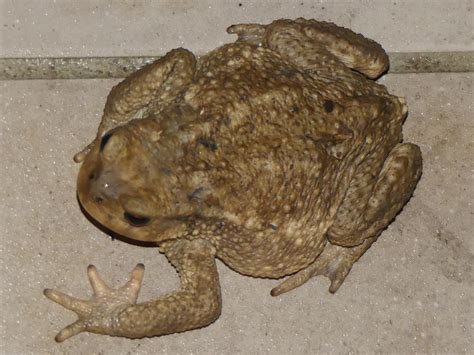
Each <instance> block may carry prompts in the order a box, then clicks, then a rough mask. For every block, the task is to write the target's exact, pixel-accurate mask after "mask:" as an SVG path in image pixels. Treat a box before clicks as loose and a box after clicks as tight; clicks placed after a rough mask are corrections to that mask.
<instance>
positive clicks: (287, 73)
mask: <svg viewBox="0 0 474 355" xmlns="http://www.w3.org/2000/svg"><path fill="white" fill-rule="evenodd" d="M280 74H281V75H283V76H285V77H287V78H291V77H293V76H294V75H295V74H296V70H295V69H293V68H284V69H282V70H280Z"/></svg>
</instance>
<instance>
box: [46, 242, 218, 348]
mask: <svg viewBox="0 0 474 355" xmlns="http://www.w3.org/2000/svg"><path fill="white" fill-rule="evenodd" d="M161 249H162V250H163V251H164V253H165V254H166V256H167V257H168V259H169V260H170V262H171V263H172V264H173V265H174V266H175V267H176V269H177V270H178V272H179V275H180V280H181V287H180V289H179V290H178V291H175V292H173V293H171V294H168V295H165V296H163V297H160V298H158V299H156V300H152V301H148V302H144V303H140V304H135V302H136V299H137V296H138V292H139V290H140V287H141V280H142V278H143V272H144V268H143V265H141V264H139V265H137V267H136V268H135V269H134V271H133V272H132V277H131V279H130V281H129V282H128V283H127V284H126V285H125V286H123V287H121V288H119V289H111V288H109V287H108V286H107V285H106V284H105V283H104V282H103V281H102V280H101V279H100V277H99V274H98V273H97V270H96V269H95V267H93V266H90V267H89V268H88V276H89V280H90V282H91V285H92V288H93V290H94V295H93V296H92V298H91V299H90V300H87V301H86V300H80V299H76V298H74V297H71V296H68V295H65V294H63V293H61V292H59V291H56V290H50V289H47V290H45V292H44V293H45V295H46V297H48V298H49V299H51V300H52V301H54V302H56V303H59V304H60V305H62V306H64V307H65V308H67V309H70V310H72V311H74V312H75V313H76V314H77V315H78V316H79V319H78V320H77V321H76V322H75V323H73V324H71V325H69V326H67V327H66V328H64V329H63V330H62V331H61V332H59V333H58V335H57V336H56V341H59V342H60V341H64V340H66V339H67V338H69V337H71V336H73V335H76V334H78V333H81V332H85V331H88V332H91V333H97V334H107V335H114V336H123V337H128V338H142V337H150V336H156V335H163V334H171V333H175V332H183V331H186V330H190V329H195V328H200V327H204V326H206V325H208V324H210V323H212V322H213V321H214V320H216V319H217V318H218V317H219V315H220V311H221V296H220V286H219V279H218V274H217V269H216V263H215V258H214V254H215V250H214V248H213V247H212V246H211V245H209V244H208V243H207V242H205V241H201V240H195V241H186V240H180V241H173V242H166V243H165V244H163V245H162V246H161Z"/></svg>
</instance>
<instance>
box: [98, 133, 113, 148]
mask: <svg viewBox="0 0 474 355" xmlns="http://www.w3.org/2000/svg"><path fill="white" fill-rule="evenodd" d="M110 137H112V133H107V134H106V135H105V136H103V137H102V140H101V141H100V151H103V150H104V147H105V145H106V144H107V142H108V141H109V139H110Z"/></svg>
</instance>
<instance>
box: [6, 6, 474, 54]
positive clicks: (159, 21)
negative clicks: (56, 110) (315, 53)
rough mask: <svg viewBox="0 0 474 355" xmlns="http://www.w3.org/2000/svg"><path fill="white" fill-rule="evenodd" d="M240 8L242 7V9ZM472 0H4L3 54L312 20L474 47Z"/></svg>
mask: <svg viewBox="0 0 474 355" xmlns="http://www.w3.org/2000/svg"><path fill="white" fill-rule="evenodd" d="M240 5H241V6H240ZM472 7H473V6H472V1H471V0H456V1H454V0H453V1H447V0H390V1H389V0H378V1H349V0H345V1H330V0H320V1H309V0H298V1H278V0H265V1H259V0H232V1H230V0H214V1H209V0H207V1H194V0H181V1H176V0H168V1H163V0H161V1H151V0H147V1H145V0H134V1H112V0H101V1H91V0H81V1H77V0H57V1H56V0H54V1H53V0H41V1H38V0H22V1H11V0H0V16H1V17H0V21H1V22H0V41H1V42H0V56H2V57H21V56H28V57H35V56H112V55H114V56H124V55H159V54H163V53H165V52H166V51H168V50H170V49H171V48H175V47H179V46H183V47H186V48H188V49H191V50H192V51H195V52H197V53H202V52H205V51H207V50H209V49H212V48H215V47H216V46H217V45H220V44H222V43H223V42H228V41H229V40H231V39H232V37H230V36H229V35H227V34H226V33H225V28H226V27H227V26H229V25H230V24H233V23H239V22H261V23H267V22H271V21H272V20H274V19H277V18H282V17H283V18H296V17H300V16H302V17H307V18H316V19H319V20H326V21H332V22H335V23H337V24H339V25H342V26H347V27H350V28H352V29H353V30H355V31H358V32H362V33H363V34H365V35H366V36H368V37H370V38H373V39H375V40H377V41H379V42H380V43H382V45H383V46H384V47H385V48H386V49H387V50H388V51H417V52H420V51H459V50H469V49H470V50H472V49H473V35H472V33H473V14H472Z"/></svg>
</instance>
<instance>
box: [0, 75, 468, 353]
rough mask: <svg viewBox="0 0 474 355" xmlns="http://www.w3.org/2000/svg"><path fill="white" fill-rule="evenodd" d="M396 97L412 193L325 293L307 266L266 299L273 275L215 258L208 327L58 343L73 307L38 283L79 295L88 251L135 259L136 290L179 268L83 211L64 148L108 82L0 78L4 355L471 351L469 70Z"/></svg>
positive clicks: (100, 259)
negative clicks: (217, 281) (139, 281)
mask: <svg viewBox="0 0 474 355" xmlns="http://www.w3.org/2000/svg"><path fill="white" fill-rule="evenodd" d="M383 82H384V83H386V84H387V85H388V86H389V87H390V88H391V90H392V91H393V92H395V93H397V94H404V95H406V96H407V98H408V102H409V106H410V116H409V118H408V121H407V123H406V125H405V136H406V138H407V140H408V141H411V142H415V143H417V144H419V145H420V146H421V148H422V150H423V154H424V159H425V168H424V173H423V177H422V179H421V181H420V183H419V186H418V188H417V190H416V192H415V196H414V197H413V199H412V200H411V201H410V203H409V204H408V205H407V206H406V208H405V209H404V210H403V213H402V214H401V215H400V216H399V217H398V218H397V220H396V221H395V223H393V224H392V225H391V226H390V227H389V228H388V230H386V231H385V232H384V234H383V236H382V237H381V239H379V241H378V242H377V243H376V244H375V245H374V246H373V247H372V248H371V249H370V250H369V252H368V253H367V254H366V255H364V256H363V257H362V259H361V260H360V261H359V262H358V263H357V264H356V265H355V267H354V268H353V270H352V272H351V274H350V276H349V277H348V279H347V280H346V282H345V283H344V285H343V286H342V288H341V289H340V290H339V291H338V293H337V294H336V295H331V294H329V293H328V292H327V288H328V282H327V280H325V279H321V278H317V279H314V280H313V281H311V282H310V283H308V284H306V285H304V286H303V287H301V288H299V289H297V290H294V291H293V292H291V293H289V294H286V295H283V296H281V297H278V298H272V297H270V295H269V294H268V293H269V291H270V289H271V287H272V286H274V285H275V284H276V281H271V280H258V279H252V278H248V277H244V276H241V275H238V274H236V273H234V272H232V271H231V270H229V269H227V268H226V267H225V266H224V265H222V264H220V265H219V271H220V273H221V279H222V289H223V302H224V308H223V312H222V316H221V317H220V319H219V320H218V321H217V322H216V323H214V324H213V325H211V326H210V327H207V328H204V329H201V330H196V331H192V332H188V333H183V334H177V335H171V336H165V337H161V338H154V339H144V340H133V341H132V340H126V339H118V338H111V337H106V336H97V335H90V334H81V335H79V336H76V337H74V338H72V339H71V340H68V341H66V342H65V343H63V344H60V345H58V344H56V343H55V342H54V340H53V337H54V335H55V334H56V332H57V331H58V330H59V329H60V328H61V327H62V326H65V325H66V324H67V323H68V322H71V321H73V320H74V316H73V314H72V313H69V312H67V311H65V310H64V309H62V308H61V307H60V306H57V305H55V304H53V303H52V302H50V301H48V300H46V298H45V297H43V295H42V289H43V288H44V287H52V286H54V287H58V288H60V289H62V290H64V291H67V292H70V293H72V294H74V295H76V296H83V297H86V296H87V295H88V294H89V292H90V291H89V285H88V283H87V279H86V273H85V271H86V270H85V269H86V266H87V265H88V264H89V263H93V264H95V265H97V266H98V268H99V269H100V270H101V271H103V272H104V274H105V277H107V279H108V280H110V281H111V282H113V283H114V284H116V285H118V284H121V283H122V282H123V281H124V280H125V279H126V278H127V275H128V272H129V271H130V270H131V268H132V267H133V266H134V265H135V264H136V263H138V262H144V263H145V264H146V267H147V272H146V275H145V283H144V289H143V292H142V295H141V299H142V300H147V299H150V298H152V297H154V296H156V295H157V294H160V293H162V292H166V291H169V290H172V289H173V288H174V287H176V286H177V277H176V275H175V272H174V270H173V269H172V268H171V266H169V265H168V263H167V261H166V259H165V258H164V256H162V255H160V254H158V252H157V251H156V250H154V249H152V248H150V249H147V248H140V247H136V246H132V245H127V244H125V243H123V242H120V241H112V240H111V239H110V238H109V237H108V236H107V235H105V234H103V233H101V232H100V231H99V230H97V229H96V228H95V227H94V226H92V224H90V223H89V222H88V221H87V220H86V218H85V217H84V216H83V215H82V213H81V212H80V210H79V207H78V205H77V202H76V199H75V192H74V188H75V187H74V185H75V177H76V173H77V171H78V168H79V167H78V166H77V165H75V164H74V163H73V162H72V155H73V153H74V152H75V151H77V150H78V149H79V148H81V147H82V146H83V144H84V143H85V142H87V141H88V140H89V139H90V138H91V137H92V136H93V134H94V131H95V128H96V125H97V123H98V121H99V114H100V112H101V109H102V105H103V101H104V98H105V96H106V94H107V91H108V90H109V88H110V87H111V86H112V85H113V84H114V83H115V81H113V80H103V81H98V80H89V81H85V80H84V81H79V80H76V81H72V80H71V81H34V82H27V81H18V82H4V83H2V88H1V90H0V93H1V106H0V107H1V110H2V116H1V126H0V131H1V139H0V142H1V143H0V144H1V151H2V157H3V159H2V165H3V167H2V170H1V181H2V184H1V186H0V201H1V204H2V209H1V210H0V211H1V212H0V213H1V219H0V220H1V224H2V229H1V230H2V236H1V237H2V243H1V249H2V260H1V267H2V284H3V287H2V295H1V300H2V301H1V302H2V318H3V322H2V330H1V335H2V339H1V346H2V348H3V351H4V353H7V354H10V353H25V352H34V353H46V352H52V353H63V352H65V353H78V352H82V353H100V352H102V353H107V354H117V353H127V352H130V353H141V354H147V353H247V354H248V353H269V352H272V353H279V354H285V353H289V352H290V351H291V352H292V353H314V352H318V353H326V352H350V351H352V352H360V353H366V352H378V351H380V352H384V353H385V352H398V353H405V352H441V353H463V352H467V351H468V349H472V341H473V338H472V334H473V325H472V323H471V322H472V319H473V311H472V292H473V273H472V265H473V263H474V257H473V251H474V245H473V239H472V229H473V222H472V219H473V212H474V208H473V206H472V201H474V193H473V188H472V186H473V176H474V175H473V174H474V164H473V163H474V159H473V156H474V154H473V144H472V137H473V136H474V126H473V121H472V113H471V112H472V107H471V106H470V104H471V103H470V101H472V100H471V99H472V76H471V75H468V74H437V75H430V74H418V75H392V76H388V77H387V78H386V79H384V80H383Z"/></svg>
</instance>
